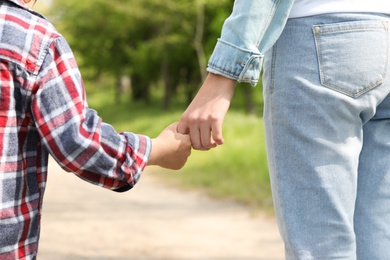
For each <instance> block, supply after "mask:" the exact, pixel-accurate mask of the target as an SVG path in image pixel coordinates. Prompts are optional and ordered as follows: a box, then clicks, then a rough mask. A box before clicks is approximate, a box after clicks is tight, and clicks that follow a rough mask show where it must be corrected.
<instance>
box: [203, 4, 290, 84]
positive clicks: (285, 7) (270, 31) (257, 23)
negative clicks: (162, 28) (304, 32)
mask: <svg viewBox="0 0 390 260" xmlns="http://www.w3.org/2000/svg"><path fill="white" fill-rule="evenodd" d="M293 3H294V0H235V2H234V7H233V11H232V13H231V15H230V16H229V17H228V18H227V19H226V20H225V23H224V25H223V28H222V34H221V37H220V38H219V39H218V42H217V44H216V46H215V48H214V52H213V54H212V56H211V58H210V60H209V63H208V68H207V71H208V72H211V73H215V74H219V75H222V76H225V77H227V78H231V79H234V80H237V81H239V82H247V83H250V84H251V85H252V86H255V85H256V84H257V82H258V81H259V77H260V71H261V68H262V62H263V57H264V55H263V54H264V53H265V52H266V51H267V50H268V49H270V48H271V47H272V45H273V44H274V43H275V42H276V40H277V39H278V38H279V36H280V34H281V32H282V30H283V28H284V26H285V24H286V21H287V19H288V16H289V12H290V10H291V7H292V5H293Z"/></svg>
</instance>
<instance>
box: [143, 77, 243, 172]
mask: <svg viewBox="0 0 390 260" xmlns="http://www.w3.org/2000/svg"><path fill="white" fill-rule="evenodd" d="M235 84H236V81H235V80H231V79H228V78H225V77H223V76H219V75H216V74H209V75H208V76H207V78H206V80H205V82H204V83H203V85H202V87H201V88H200V90H199V92H198V94H197V95H196V97H195V98H194V100H193V101H192V102H191V104H190V105H189V106H188V108H187V110H186V111H185V112H184V113H183V115H182V117H181V119H180V122H179V123H173V124H171V125H170V126H168V127H167V128H165V129H164V130H163V131H162V132H161V133H160V135H159V136H158V137H156V138H154V139H152V151H151V154H150V158H149V163H148V164H149V165H157V166H160V167H164V168H168V169H172V170H179V169H181V168H182V167H183V166H184V164H185V163H186V162H187V158H188V157H189V156H190V154H191V146H192V147H193V148H194V149H197V150H209V149H210V148H214V147H216V146H217V145H221V144H223V142H224V140H223V136H222V124H223V120H224V118H225V115H226V113H227V110H228V109H229V106H230V102H231V100H232V98H233V95H234V87H235Z"/></svg>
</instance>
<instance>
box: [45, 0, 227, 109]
mask: <svg viewBox="0 0 390 260" xmlns="http://www.w3.org/2000/svg"><path fill="white" fill-rule="evenodd" d="M194 6H197V8H193V7H194ZM231 6H232V3H231V1H228V0H218V1H217V0H165V1H161V0H110V1H107V0H94V1H89V0H67V1H65V2H64V1H55V2H54V4H53V8H52V10H53V11H52V13H53V17H54V18H55V21H56V25H57V27H60V29H61V31H62V32H63V33H64V34H65V35H66V38H67V39H68V41H69V43H70V45H71V47H72V49H73V50H74V51H75V52H76V53H77V58H78V61H79V63H80V67H81V68H82V69H83V70H87V68H88V72H90V73H88V75H90V77H89V79H91V78H97V77H98V76H99V75H101V74H103V73H104V74H107V75H110V76H111V77H113V78H115V79H116V82H117V83H116V89H117V92H116V93H117V96H120V95H121V89H122V88H121V82H122V78H123V76H126V75H127V76H128V77H129V78H131V82H132V84H131V89H132V91H131V93H132V99H134V100H137V99H141V100H145V101H148V100H149V98H150V91H151V85H159V84H158V83H161V84H160V85H162V87H163V89H164V98H163V102H162V104H163V107H164V108H167V107H168V106H169V104H170V101H171V98H172V97H174V96H175V95H176V93H177V89H178V88H179V87H185V92H186V93H187V94H186V95H187V99H188V100H191V99H192V96H193V94H194V92H195V91H196V88H197V86H198V85H199V84H200V82H201V81H202V79H203V78H204V77H205V67H206V62H205V61H206V60H207V58H208V57H209V56H210V54H211V53H210V52H211V48H210V47H207V46H211V44H210V43H211V42H213V44H215V42H216V39H217V38H218V36H219V33H220V28H221V25H222V22H223V20H224V19H225V18H226V17H227V15H228V14H229V13H230V9H231ZM205 24H207V26H205ZM210 25H211V26H210ZM216 28H218V29H216ZM203 46H205V47H203Z"/></svg>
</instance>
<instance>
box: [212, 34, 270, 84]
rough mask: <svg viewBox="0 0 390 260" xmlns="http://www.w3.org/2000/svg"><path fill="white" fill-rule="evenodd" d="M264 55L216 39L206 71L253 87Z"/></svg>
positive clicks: (257, 79) (257, 78) (256, 81)
mask: <svg viewBox="0 0 390 260" xmlns="http://www.w3.org/2000/svg"><path fill="white" fill-rule="evenodd" d="M263 59H264V55H263V54H261V53H260V52H258V53H255V52H252V51H250V50H246V49H243V48H240V47H238V46H235V45H233V44H231V43H228V42H226V41H223V40H221V39H218V42H217V44H216V46H215V49H214V52H213V54H212V55H211V57H210V60H209V63H208V68H207V71H208V72H211V73H214V74H218V75H222V76H225V77H227V78H230V79H234V80H237V81H238V82H246V83H250V84H251V85H252V86H255V85H256V84H257V83H258V82H259V78H260V71H261V68H262V64H263Z"/></svg>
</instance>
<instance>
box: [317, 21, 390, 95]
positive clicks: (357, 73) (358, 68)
mask: <svg viewBox="0 0 390 260" xmlns="http://www.w3.org/2000/svg"><path fill="white" fill-rule="evenodd" d="M313 32H314V38H315V42H316V48H317V56H318V63H319V71H320V79H321V84H322V85H324V86H326V87H328V88H331V89H333V90H335V91H338V92H341V93H343V94H345V95H348V96H350V97H354V98H356V97H359V96H360V95H362V94H363V93H366V92H367V91H369V90H370V89H373V88H375V87H376V86H378V85H380V84H381V83H382V82H383V80H384V78H385V76H386V72H387V64H388V51H389V37H388V22H387V21H379V20H363V21H352V22H342V23H335V24H322V25H315V26H313Z"/></svg>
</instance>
